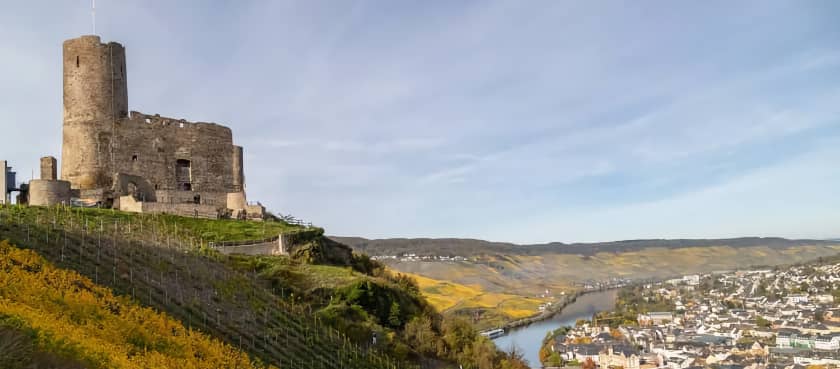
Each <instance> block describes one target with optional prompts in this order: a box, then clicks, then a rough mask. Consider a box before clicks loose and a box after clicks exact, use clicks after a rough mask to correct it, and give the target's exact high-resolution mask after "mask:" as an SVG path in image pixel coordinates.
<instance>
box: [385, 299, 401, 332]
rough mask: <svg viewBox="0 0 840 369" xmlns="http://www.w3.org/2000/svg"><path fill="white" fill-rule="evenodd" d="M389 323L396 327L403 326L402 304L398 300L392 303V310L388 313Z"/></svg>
mask: <svg viewBox="0 0 840 369" xmlns="http://www.w3.org/2000/svg"><path fill="white" fill-rule="evenodd" d="M388 324H390V325H391V326H392V327H394V328H399V327H401V326H402V319H401V318H400V304H398V303H397V302H396V301H394V302H392V303H391V311H390V312H389V313H388Z"/></svg>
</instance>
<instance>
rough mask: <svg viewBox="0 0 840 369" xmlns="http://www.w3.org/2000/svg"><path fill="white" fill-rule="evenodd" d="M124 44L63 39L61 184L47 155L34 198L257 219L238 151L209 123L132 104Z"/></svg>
mask: <svg viewBox="0 0 840 369" xmlns="http://www.w3.org/2000/svg"><path fill="white" fill-rule="evenodd" d="M125 61H126V57H125V48H124V47H123V46H122V45H120V44H119V43H116V42H109V43H107V44H106V43H102V42H101V41H100V38H99V36H82V37H79V38H74V39H70V40H67V41H65V42H64V45H63V64H64V124H63V139H62V150H61V180H59V179H58V176H57V175H56V174H57V173H56V170H55V166H56V165H55V159H52V158H49V157H47V158H44V159H42V163H41V179H40V180H37V181H32V183H30V186H29V193H28V201H29V203H30V204H33V205H34V204H38V205H51V204H55V203H69V202H71V201H72V202H74V203H77V204H87V205H89V206H90V205H99V206H109V207H114V208H117V209H121V210H126V211H135V212H151V213H170V214H179V215H188V216H201V217H217V216H232V217H237V218H245V217H247V218H250V219H262V217H263V216H264V213H265V209H264V208H263V207H262V206H261V205H249V204H248V203H247V202H246V197H245V174H244V170H243V169H244V168H243V150H242V147H241V146H236V145H234V144H233V133H232V132H231V129H230V128H228V127H225V126H222V125H219V124H215V123H204V122H188V121H186V120H184V119H175V118H167V117H162V116H160V115H157V114H155V115H150V114H143V113H140V112H136V111H131V112H129V110H128V84H127V73H128V71H127V70H126V62H125Z"/></svg>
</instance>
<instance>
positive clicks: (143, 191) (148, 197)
mask: <svg viewBox="0 0 840 369" xmlns="http://www.w3.org/2000/svg"><path fill="white" fill-rule="evenodd" d="M112 189H113V191H114V197H115V199H116V198H119V197H120V196H134V198H135V199H137V200H140V201H157V196H156V192H155V189H154V186H152V184H151V183H149V181H148V180H146V178H143V177H140V176H133V175H130V174H125V173H117V174H115V175H114V185H113V187H112Z"/></svg>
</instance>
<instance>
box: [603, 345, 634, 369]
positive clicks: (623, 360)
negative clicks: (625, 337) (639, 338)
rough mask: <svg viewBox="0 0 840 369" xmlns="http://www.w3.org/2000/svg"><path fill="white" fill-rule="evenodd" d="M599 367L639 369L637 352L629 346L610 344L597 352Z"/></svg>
mask: <svg viewBox="0 0 840 369" xmlns="http://www.w3.org/2000/svg"><path fill="white" fill-rule="evenodd" d="M597 363H598V365H599V366H600V367H601V368H613V369H614V368H622V369H639V354H638V352H636V350H634V349H632V348H631V347H629V346H616V347H613V346H610V347H608V348H607V349H606V350H604V351H601V352H600V353H599V354H598V361H597Z"/></svg>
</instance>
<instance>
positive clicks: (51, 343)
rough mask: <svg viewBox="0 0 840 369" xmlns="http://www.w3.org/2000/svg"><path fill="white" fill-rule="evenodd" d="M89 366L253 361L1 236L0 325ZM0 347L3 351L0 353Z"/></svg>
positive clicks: (185, 368)
mask: <svg viewBox="0 0 840 369" xmlns="http://www.w3.org/2000/svg"><path fill="white" fill-rule="evenodd" d="M2 326H7V327H8V326H12V327H13V328H15V329H18V330H25V331H27V332H30V335H31V336H32V339H33V341H34V342H35V344H36V345H37V346H38V349H39V350H41V351H44V352H53V353H58V354H60V355H62V356H64V357H68V358H71V359H73V360H77V361H79V362H82V363H85V364H86V365H85V366H86V367H89V368H138V369H141V368H179V369H190V368H257V367H262V366H261V365H259V364H258V363H254V362H252V361H251V360H250V359H249V358H248V356H247V355H245V354H244V353H242V352H241V351H238V350H236V349H234V348H233V347H231V346H229V345H226V344H224V343H222V342H220V341H217V340H215V339H211V338H209V337H208V336H206V335H203V334H201V333H198V332H194V331H191V330H188V329H186V328H185V327H184V326H183V325H182V324H181V323H180V322H178V321H176V320H174V319H172V318H170V317H168V316H167V315H164V314H162V313H158V312H156V311H154V310H152V309H150V308H145V307H141V306H139V305H137V304H135V303H134V302H132V301H131V300H130V299H127V298H125V297H117V296H114V295H113V294H112V293H111V291H110V290H109V289H106V288H103V287H100V286H97V285H95V284H94V283H93V282H91V281H90V280H89V279H87V278H85V277H83V276H81V275H79V274H77V273H75V272H72V271H68V270H63V269H59V268H56V267H54V266H53V265H51V264H50V263H48V262H46V261H45V260H44V259H43V258H42V257H41V256H39V255H38V254H37V253H35V252H33V251H29V250H21V249H18V248H16V247H14V246H12V245H10V244H9V243H8V242H6V241H2V242H0V327H2ZM0 354H2V353H0Z"/></svg>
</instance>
